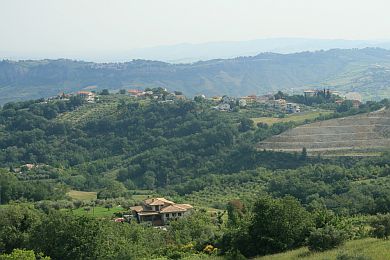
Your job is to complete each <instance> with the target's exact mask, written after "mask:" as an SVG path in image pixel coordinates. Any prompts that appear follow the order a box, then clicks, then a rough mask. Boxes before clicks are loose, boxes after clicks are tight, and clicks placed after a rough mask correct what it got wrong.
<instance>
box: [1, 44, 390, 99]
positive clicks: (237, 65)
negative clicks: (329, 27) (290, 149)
mask: <svg viewBox="0 0 390 260" xmlns="http://www.w3.org/2000/svg"><path fill="white" fill-rule="evenodd" d="M389 85H390V51H388V50H383V49H373V48H366V49H360V50H359V49H353V50H340V49H335V50H329V51H317V52H302V53H295V54H275V53H263V54H259V55H257V56H253V57H240V58H235V59H226V60H210V61H203V62H196V63H190V64H169V63H164V62H156V61H144V60H135V61H131V62H126V63H92V62H83V61H72V60H63V59H61V60H41V61H19V62H14V61H2V62H0V104H2V103H5V102H9V101H13V100H23V99H35V98H40V97H47V96H53V95H57V94H58V93H59V92H62V91H65V92H73V91H77V90H80V89H83V88H88V89H97V90H99V89H100V90H101V89H104V88H107V89H110V90H118V89H121V88H145V87H166V88H168V89H169V90H179V91H183V92H185V93H187V94H188V95H190V96H192V95H196V94H199V93H204V94H206V95H208V96H210V95H224V94H227V95H231V96H242V95H248V94H265V93H270V92H275V91H277V90H287V91H290V90H291V89H294V90H295V91H300V90H302V89H305V88H308V87H330V88H332V89H337V90H341V91H357V92H361V93H362V94H363V96H365V97H367V98H376V99H379V98H383V97H387V96H388V95H389V94H390V88H389Z"/></svg>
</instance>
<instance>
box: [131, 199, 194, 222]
mask: <svg viewBox="0 0 390 260" xmlns="http://www.w3.org/2000/svg"><path fill="white" fill-rule="evenodd" d="M130 210H131V214H132V217H133V218H134V219H136V220H137V222H138V223H145V222H146V223H150V224H151V225H153V226H164V225H166V224H168V223H169V221H172V220H177V219H180V218H183V217H185V216H187V215H189V214H191V212H192V211H193V207H192V206H191V205H190V204H177V203H175V202H173V201H170V200H167V199H165V198H150V199H146V200H144V201H143V202H142V203H141V205H139V206H134V207H130Z"/></svg>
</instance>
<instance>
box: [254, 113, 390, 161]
mask: <svg viewBox="0 0 390 260" xmlns="http://www.w3.org/2000/svg"><path fill="white" fill-rule="evenodd" d="M303 147H306V148H307V150H308V152H309V153H322V154H331V153H338V155H344V154H346V153H347V154H348V155H350V154H362V153H371V154H375V152H378V151H382V150H385V149H388V148H389V147H390V110H381V111H377V112H372V113H368V114H362V115H356V116H350V117H345V118H338V119H331V120H326V121H321V122H316V123H312V124H307V125H302V126H299V127H296V128H293V129H291V130H288V131H286V132H284V133H282V134H280V135H277V136H273V137H271V138H268V139H266V140H264V141H262V142H260V143H259V144H258V148H259V149H266V150H274V151H285V152H299V151H301V150H302V148H303Z"/></svg>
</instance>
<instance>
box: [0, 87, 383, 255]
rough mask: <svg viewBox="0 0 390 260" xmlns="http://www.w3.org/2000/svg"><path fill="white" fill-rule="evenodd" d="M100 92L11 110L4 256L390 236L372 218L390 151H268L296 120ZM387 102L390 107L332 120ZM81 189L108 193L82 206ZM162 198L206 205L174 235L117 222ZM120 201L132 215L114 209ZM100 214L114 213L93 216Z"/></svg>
mask: <svg viewBox="0 0 390 260" xmlns="http://www.w3.org/2000/svg"><path fill="white" fill-rule="evenodd" d="M99 98H101V100H100V101H98V102H97V103H94V104H86V103H84V102H83V100H81V99H79V98H71V99H70V100H65V101H64V100H53V101H49V102H46V101H43V100H36V101H28V102H27V101H26V102H19V103H9V104H6V105H5V106H4V107H3V108H2V109H1V110H0V137H1V138H0V166H1V167H2V169H0V204H8V205H2V206H1V207H0V253H3V255H2V256H1V257H3V258H5V259H8V258H7V257H9V259H13V258H12V257H13V256H12V255H13V254H14V255H16V256H17V255H19V254H20V255H23V254H24V255H26V258H27V259H28V257H30V258H31V259H33V258H32V257H35V256H36V257H37V258H39V257H40V254H41V253H42V254H43V255H47V256H49V257H51V258H53V259H153V258H158V257H163V259H166V258H168V259H180V258H183V257H187V256H188V257H192V256H194V257H200V258H206V257H209V256H210V257H214V256H215V255H224V257H225V256H226V257H227V259H240V258H241V259H244V258H243V257H253V256H256V255H266V254H270V253H276V252H282V251H286V250H289V249H294V248H297V247H299V246H302V245H308V246H309V247H310V249H311V250H313V251H322V250H327V249H331V248H334V247H336V246H339V245H341V244H342V243H343V242H344V241H345V240H346V239H355V238H362V237H367V236H368V235H369V234H372V235H373V236H376V237H381V238H387V237H388V236H389V232H388V231H389V228H388V226H389V221H388V215H378V216H377V217H373V216H370V215H374V214H378V213H380V214H388V213H389V212H390V206H389V205H390V184H389V183H390V166H389V165H390V153H383V154H381V155H378V156H376V157H367V158H360V157H355V158H353V157H347V158H321V157H316V158H314V157H310V156H309V155H308V154H307V151H305V150H303V151H302V152H301V153H280V152H268V151H259V150H257V149H256V148H255V144H256V143H257V142H258V141H261V140H264V139H265V138H268V137H270V136H272V135H276V134H280V133H282V132H283V131H286V130H287V129H290V128H291V127H294V126H296V124H297V123H294V122H287V123H275V124H273V125H270V126H268V125H266V124H258V125H255V124H254V122H253V121H252V120H251V119H249V117H248V116H247V114H246V112H245V111H240V110H238V111H233V112H229V113H223V112H218V111H213V110H212V109H211V108H210V104H208V103H207V102H206V101H202V100H201V101H198V102H193V101H175V102H158V101H153V100H134V99H131V98H129V97H127V96H125V95H123V94H119V95H111V94H108V95H104V96H101V97H99ZM378 104H379V106H380V107H382V106H386V101H383V102H381V103H371V104H367V105H366V107H364V106H362V107H361V108H359V109H358V110H353V109H350V110H348V111H346V112H343V113H335V114H334V115H331V116H341V115H344V116H346V115H348V114H349V113H351V114H353V113H361V112H362V111H365V110H364V109H367V111H371V110H372V109H376V108H378V107H377V105H378ZM258 109H259V110H260V109H265V108H258ZM262 112H264V113H268V112H270V111H267V110H264V111H262ZM70 189H73V190H78V191H80V190H84V191H94V192H95V193H94V194H95V195H94V196H97V198H96V197H94V198H93V199H91V200H90V201H80V200H73V201H72V200H71V199H70V198H69V197H68V196H66V195H65V194H66V192H67V191H68V190H70ZM146 189H147V190H146ZM154 195H161V196H167V197H168V198H169V199H172V200H174V201H177V202H183V203H191V204H193V205H195V206H196V210H195V212H194V213H193V214H192V215H190V216H187V217H185V218H183V219H180V220H177V221H172V222H171V223H170V225H169V226H167V227H166V230H163V229H155V228H152V227H150V226H148V225H139V224H137V223H134V221H133V222H131V223H115V222H114V221H112V218H114V216H115V217H121V216H122V213H121V212H120V211H122V210H123V211H124V212H126V211H127V210H128V208H129V206H132V205H134V203H137V202H139V201H140V200H141V197H142V199H144V198H145V197H147V196H154ZM31 202H34V203H31ZM119 205H121V207H117V206H119ZM197 206H204V207H206V208H207V210H203V209H198V208H197ZM113 207H116V208H120V209H119V210H118V211H113V212H112V213H111V211H110V210H112V208H113ZM210 207H212V208H213V209H210ZM97 208H99V210H104V211H105V213H107V214H104V215H103V214H102V215H99V214H96V215H95V214H94V210H97ZM216 209H219V210H218V211H217V210H216ZM210 211H212V212H210ZM113 213H114V214H113ZM226 216H227V219H226ZM369 224H371V226H372V227H371V229H368V228H367V227H368V225H369ZM371 230H372V231H371ZM15 249H26V250H27V251H26V250H25V251H23V250H21V251H14V250H15ZM28 250H33V251H28Z"/></svg>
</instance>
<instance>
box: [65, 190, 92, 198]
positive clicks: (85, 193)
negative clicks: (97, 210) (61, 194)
mask: <svg viewBox="0 0 390 260" xmlns="http://www.w3.org/2000/svg"><path fill="white" fill-rule="evenodd" d="M66 195H68V196H69V197H71V198H72V199H75V200H95V199H96V197H97V196H96V192H92V191H91V192H88V191H78V190H71V191H69V192H68V193H67V194H66Z"/></svg>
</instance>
